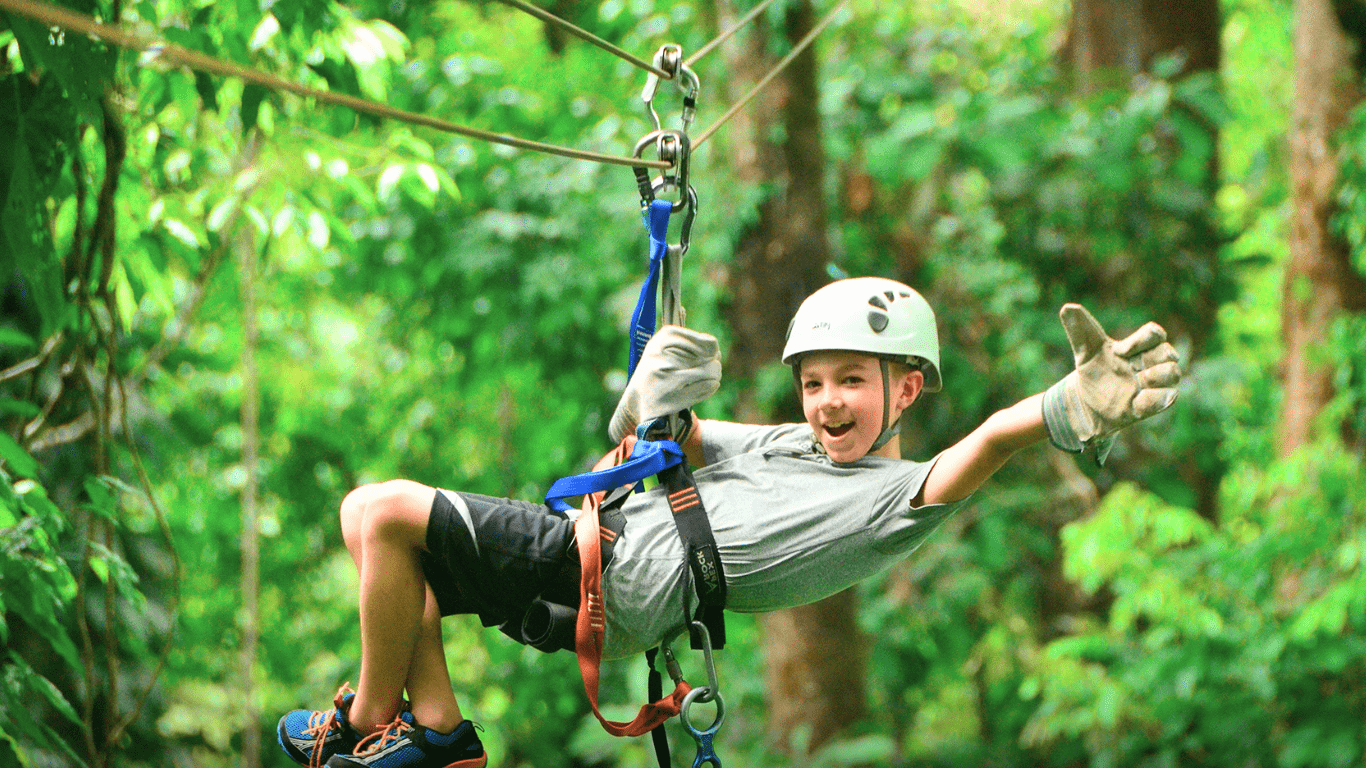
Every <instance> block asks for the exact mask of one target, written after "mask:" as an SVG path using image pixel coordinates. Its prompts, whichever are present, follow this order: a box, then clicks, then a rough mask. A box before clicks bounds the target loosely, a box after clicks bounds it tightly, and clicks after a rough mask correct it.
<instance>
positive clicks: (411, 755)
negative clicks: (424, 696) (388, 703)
mask: <svg viewBox="0 0 1366 768" xmlns="http://www.w3.org/2000/svg"><path fill="white" fill-rule="evenodd" d="M476 728H479V726H477V725H475V724H474V723H471V722H470V721H468V720H466V721H464V722H462V723H461V724H460V725H458V726H456V727H455V730H454V731H451V732H450V733H440V732H437V731H433V730H432V729H430V728H424V727H422V726H421V725H418V724H417V723H415V722H413V720H412V716H411V715H409V716H408V718H407V719H406V720H405V719H404V718H403V716H402V715H400V716H399V717H397V718H395V719H394V722H392V723H390V724H389V725H388V727H386V728H385V729H384V730H382V731H379V732H378V733H372V734H370V735H369V736H366V737H365V738H364V739H361V741H360V743H359V744H357V745H356V748H355V752H354V754H350V755H335V756H333V757H332V759H330V760H328V761H327V768H358V767H359V766H364V767H365V768H485V766H487V765H488V762H489V759H488V755H486V754H484V745H483V743H482V742H480V741H479V735H478V734H476V733H475V729H476ZM480 730H483V729H482V728H481V729H480Z"/></svg>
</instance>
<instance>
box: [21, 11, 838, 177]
mask: <svg viewBox="0 0 1366 768" xmlns="http://www.w3.org/2000/svg"><path fill="white" fill-rule="evenodd" d="M771 2H772V0H765V2H764V3H761V4H760V5H759V6H756V8H755V9H754V10H751V11H750V12H749V13H748V14H746V16H745V18H744V19H742V20H741V21H740V22H738V23H737V24H735V25H734V26H732V27H731V28H730V29H728V30H726V31H725V32H723V33H722V34H721V35H720V36H719V37H718V38H717V39H715V40H713V41H712V42H711V43H708V44H707V45H706V46H703V48H702V49H700V50H699V51H698V52H697V53H695V54H693V56H692V57H691V58H690V59H689V61H696V60H697V59H698V58H700V57H701V56H702V55H705V54H706V53H708V52H710V51H711V50H712V49H713V48H715V47H716V45H719V44H720V42H721V41H723V40H725V39H726V38H728V37H730V36H731V35H733V34H734V33H735V31H736V30H737V29H739V27H740V26H742V25H743V24H745V23H748V22H749V21H751V20H752V19H753V18H754V17H755V16H757V15H758V14H759V13H760V12H762V10H763V9H764V8H766V7H767V5H768V3H771ZM847 5H849V0H841V2H840V3H839V4H838V5H836V6H835V7H834V9H832V10H831V11H830V12H829V13H828V14H826V15H825V17H824V18H822V19H821V20H820V22H818V23H817V24H816V26H815V27H813V28H812V29H811V31H810V32H808V33H807V34H806V35H805V36H804V37H803V38H802V39H801V40H800V41H798V43H797V45H796V46H794V47H793V49H792V50H791V51H790V52H789V53H788V54H787V56H785V57H783V59H782V60H781V61H779V62H778V64H777V65H775V66H774V68H773V69H772V70H770V71H769V73H768V74H766V75H764V76H763V78H761V79H760V80H759V82H758V83H757V84H756V85H755V86H754V87H753V88H752V89H750V91H749V93H747V94H745V96H744V97H743V98H741V99H740V100H739V101H737V102H736V103H735V104H733V105H732V106H731V107H730V109H728V110H726V113H725V114H723V115H722V116H721V117H720V119H718V120H717V121H716V122H715V123H712V125H711V126H710V127H708V128H707V129H706V130H705V131H703V132H702V133H701V134H700V135H699V136H698V138H697V139H696V140H695V141H693V142H692V148H693V149H696V148H697V147H699V146H701V145H702V144H703V143H704V142H705V141H706V140H707V139H709V138H711V136H712V134H714V133H716V131H717V130H719V129H720V128H721V126H722V125H724V124H725V123H727V122H728V121H729V120H730V119H731V118H733V117H735V115H736V114H738V113H739V112H740V110H741V109H743V108H744V107H745V105H746V104H748V103H749V102H750V101H752V100H753V99H754V97H755V96H757V95H758V94H759V92H760V91H762V90H763V89H764V88H765V87H766V86H767V85H768V84H769V83H770V82H772V80H773V78H775V77H777V76H778V75H779V74H780V73H781V72H782V71H783V70H784V69H786V68H787V66H788V65H789V64H791V63H792V61H793V60H794V59H796V58H797V56H799V55H800V54H801V53H802V52H803V51H805V50H806V49H807V47H809V46H810V45H811V43H812V42H813V41H814V40H815V39H816V37H817V36H819V35H820V34H821V33H822V32H824V31H825V29H826V27H828V26H829V25H830V23H831V22H833V21H834V20H835V17H836V16H837V15H838V14H839V13H840V11H842V10H844V8H845V7H846V6H847ZM0 8H3V9H4V10H7V11H10V12H11V13H15V14H18V15H20V16H23V17H25V18H29V19H32V20H34V21H38V22H41V23H44V24H47V25H48V26H56V27H63V28H65V29H69V30H73V31H75V32H80V33H82V34H84V35H87V36H89V37H92V38H94V39H96V40H101V41H104V42H105V43H109V44H111V45H117V46H119V47H120V48H127V49H130V50H137V51H142V52H143V61H142V62H140V64H141V65H143V66H146V65H147V64H149V63H151V62H154V61H164V62H167V63H170V64H175V65H179V66H183V67H188V68H189V69H192V70H195V71H198V72H205V73H207V74H213V75H220V76H223V77H236V78H240V79H242V80H244V81H246V82H249V83H255V84H256V85H259V86H262V87H264V88H269V89H272V90H278V91H287V92H289V93H293V94H296V95H299V96H303V97H306V98H312V99H316V100H317V101H320V102H323V103H325V104H334V105H337V106H342V107H347V108H348V109H353V110H355V111H357V112H363V113H365V114H369V115H374V116H375V117H380V118H388V119H392V120H399V121H401V122H406V123H411V124H413V125H421V126H425V127H428V128H433V129H435V130H438V131H442V132H444V133H453V134H456V135H459V136H465V137H467V138H471V139H478V140H480V141H487V142H491V143H494V144H503V145H506V146H509V147H516V148H518V149H529V150H532V151H534V152H543V153H545V154H550V155H558V156H560V157H568V158H571V159H574V160H587V161H590V162H595V163H604V164H606V165H622V166H627V167H632V168H655V169H659V170H667V169H669V168H672V167H673V166H672V164H671V163H668V162H665V161H662V160H645V159H643V158H640V157H623V156H619V155H608V154H604V153H601V152H592V151H589V150H583V149H573V148H570V147H561V146H557V145H554V144H545V143H542V142H539V141H531V140H529V139H522V138H518V137H516V136H508V135H506V134H502V133H494V132H493V131H485V130H481V129H478V128H468V127H466V126H462V125H456V124H455V123H452V122H449V121H447V120H442V119H440V118H435V117H429V116H427V115H421V114H418V113H416V112H409V111H407V110H403V109H398V108H396V107H391V106H389V105H387V104H380V103H379V102H375V101H370V100H369V99H363V98H360V97H357V96H351V95H349V94H345V93H336V92H334V91H323V90H319V89H317V88H312V87H310V86H307V85H303V84H301V83H295V82H291V81H288V80H285V79H283V78H280V77H277V76H275V75H272V74H269V73H267V72H262V71H261V70H258V69H252V68H250V67H245V66H242V65H241V64H236V63H233V62H230V61H223V60H222V59H216V58H214V57H212V56H209V55H207V54H204V53H200V52H198V51H193V50H190V49H188V48H182V47H181V46H178V45H175V44H174V43H168V42H166V41H164V40H161V39H159V38H157V37H154V36H152V35H149V34H145V33H141V32H134V31H132V30H130V29H127V28H126V27H123V26H122V25H114V24H105V23H103V22H100V21H97V20H95V19H94V18H93V17H91V16H88V15H86V14H82V13H77V12H75V11H71V10H68V9H66V8H62V7H59V6H55V5H52V4H51V3H47V2H42V1H41V0H0ZM566 23H567V22H566ZM650 69H651V70H653V69H654V68H653V66H652V67H651V68H650Z"/></svg>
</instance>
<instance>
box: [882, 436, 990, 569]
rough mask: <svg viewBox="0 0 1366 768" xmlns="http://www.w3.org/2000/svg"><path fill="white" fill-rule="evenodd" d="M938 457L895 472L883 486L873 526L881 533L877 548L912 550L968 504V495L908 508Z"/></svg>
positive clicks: (912, 464) (900, 550)
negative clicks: (876, 518)
mask: <svg viewBox="0 0 1366 768" xmlns="http://www.w3.org/2000/svg"><path fill="white" fill-rule="evenodd" d="M938 460H939V457H938V456H935V457H934V458H933V459H931V460H929V461H927V462H924V463H918V462H917V463H911V464H910V466H909V467H908V469H909V471H907V472H904V473H897V474H896V475H894V476H893V477H892V479H891V480H890V481H889V482H888V483H887V484H886V485H885V486H884V487H883V489H882V497H883V502H882V503H881V504H880V505H879V508H880V509H881V510H883V512H882V514H881V516H880V518H881V519H879V520H876V521H875V522H874V525H876V526H877V528H878V529H879V531H880V535H879V537H878V539H879V547H880V548H881V549H883V550H884V551H898V552H907V553H909V552H911V551H914V550H915V549H916V548H917V547H919V546H920V544H921V543H922V542H923V541H924V540H925V537H926V536H929V535H930V534H931V533H933V532H934V530H935V529H936V528H938V527H939V526H940V525H942V524H943V523H944V521H945V520H948V519H949V518H950V517H953V515H954V513H956V512H957V511H958V510H960V509H962V508H963V507H964V506H966V505H967V503H968V501H969V500H970V499H971V498H972V497H971V496H969V497H968V498H965V499H960V500H959V501H953V502H949V503H947V504H926V505H923V506H920V507H913V506H911V501H912V500H913V499H914V498H915V497H916V495H917V494H919V493H920V489H921V487H923V486H924V485H925V480H926V478H928V477H929V476H930V470H931V469H933V468H934V465H935V462H937V461H938Z"/></svg>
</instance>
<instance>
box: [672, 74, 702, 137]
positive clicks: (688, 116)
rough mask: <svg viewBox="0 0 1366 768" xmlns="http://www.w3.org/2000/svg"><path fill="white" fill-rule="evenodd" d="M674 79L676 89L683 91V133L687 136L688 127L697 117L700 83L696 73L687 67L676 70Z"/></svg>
mask: <svg viewBox="0 0 1366 768" xmlns="http://www.w3.org/2000/svg"><path fill="white" fill-rule="evenodd" d="M676 79H677V80H678V87H679V88H680V89H681V90H682V91H683V133H684V134H687V132H688V126H690V125H692V120H693V117H694V116H696V115H697V94H698V92H699V91H701V90H702V81H701V80H699V79H698V78H697V73H696V72H694V71H692V68H691V67H687V66H683V67H679V68H678V76H677V77H676Z"/></svg>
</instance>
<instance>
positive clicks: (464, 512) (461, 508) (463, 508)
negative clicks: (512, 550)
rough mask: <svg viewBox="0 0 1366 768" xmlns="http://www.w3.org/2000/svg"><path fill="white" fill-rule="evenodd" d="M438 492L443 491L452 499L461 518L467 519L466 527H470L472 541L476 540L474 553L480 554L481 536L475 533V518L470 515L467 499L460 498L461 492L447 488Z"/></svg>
mask: <svg viewBox="0 0 1366 768" xmlns="http://www.w3.org/2000/svg"><path fill="white" fill-rule="evenodd" d="M438 493H443V494H445V495H446V498H447V499H449V500H450V502H451V506H453V507H455V510H456V511H457V512H459V513H460V519H461V520H464V521H465V527H466V528H468V529H470V541H473V542H474V554H475V555H478V554H479V537H478V536H475V535H474V518H472V517H470V508H469V507H468V506H467V505H466V504H465V500H464V499H462V498H460V494H458V493H455V492H453V491H447V490H445V489H439V490H438Z"/></svg>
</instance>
